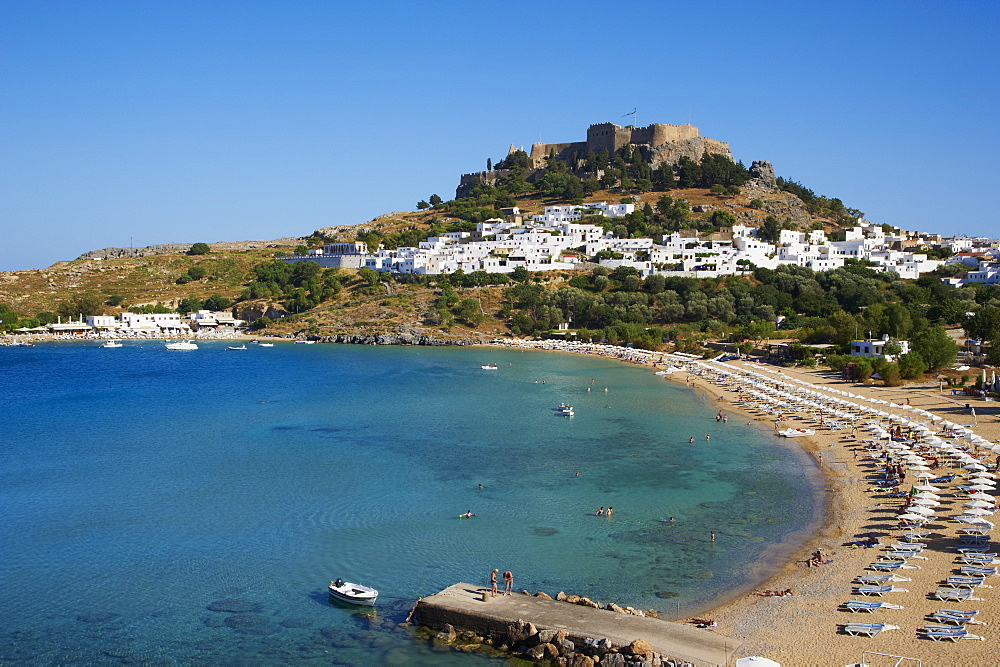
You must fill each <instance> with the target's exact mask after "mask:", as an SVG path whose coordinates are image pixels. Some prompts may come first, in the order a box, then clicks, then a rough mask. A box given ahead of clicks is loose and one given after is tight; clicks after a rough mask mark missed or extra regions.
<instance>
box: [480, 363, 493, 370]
mask: <svg viewBox="0 0 1000 667" xmlns="http://www.w3.org/2000/svg"><path fill="white" fill-rule="evenodd" d="M480 368H482V369H483V370H484V371H495V370H496V369H497V365H496V364H486V365H485V366H480Z"/></svg>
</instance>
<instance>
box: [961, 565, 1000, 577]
mask: <svg viewBox="0 0 1000 667" xmlns="http://www.w3.org/2000/svg"><path fill="white" fill-rule="evenodd" d="M961 570H962V574H964V575H967V576H969V575H972V576H977V577H978V576H984V577H989V576H992V575H994V574H996V573H997V569H996V568H995V567H977V566H975V565H963V566H962V567H961Z"/></svg>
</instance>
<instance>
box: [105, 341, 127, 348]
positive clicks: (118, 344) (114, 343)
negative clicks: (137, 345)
mask: <svg viewBox="0 0 1000 667" xmlns="http://www.w3.org/2000/svg"><path fill="white" fill-rule="evenodd" d="M101 347H124V346H123V345H122V342H121V341H120V340H108V341H104V345H101Z"/></svg>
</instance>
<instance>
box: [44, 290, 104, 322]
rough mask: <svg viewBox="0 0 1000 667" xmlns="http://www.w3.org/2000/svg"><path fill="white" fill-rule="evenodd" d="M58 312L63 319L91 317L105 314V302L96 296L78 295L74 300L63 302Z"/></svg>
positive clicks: (58, 307)
mask: <svg viewBox="0 0 1000 667" xmlns="http://www.w3.org/2000/svg"><path fill="white" fill-rule="evenodd" d="M56 312H57V313H59V315H61V316H62V317H78V316H79V317H89V316H91V315H100V314H102V313H103V312H104V300H103V299H101V297H99V296H97V295H96V294H77V295H76V296H74V297H73V298H71V299H69V300H67V301H63V302H61V303H60V304H59V305H58V306H57V307H56Z"/></svg>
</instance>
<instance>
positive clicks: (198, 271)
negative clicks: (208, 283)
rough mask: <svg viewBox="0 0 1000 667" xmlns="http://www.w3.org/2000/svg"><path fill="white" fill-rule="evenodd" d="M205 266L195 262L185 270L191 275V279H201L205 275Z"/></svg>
mask: <svg viewBox="0 0 1000 667" xmlns="http://www.w3.org/2000/svg"><path fill="white" fill-rule="evenodd" d="M205 273H206V271H205V268H204V267H203V266H201V265H200V264H195V265H194V266H192V267H191V268H189V269H188V270H187V274H188V275H189V276H191V280H201V279H202V278H204V277H205Z"/></svg>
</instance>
